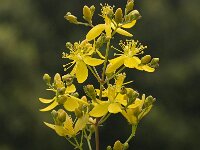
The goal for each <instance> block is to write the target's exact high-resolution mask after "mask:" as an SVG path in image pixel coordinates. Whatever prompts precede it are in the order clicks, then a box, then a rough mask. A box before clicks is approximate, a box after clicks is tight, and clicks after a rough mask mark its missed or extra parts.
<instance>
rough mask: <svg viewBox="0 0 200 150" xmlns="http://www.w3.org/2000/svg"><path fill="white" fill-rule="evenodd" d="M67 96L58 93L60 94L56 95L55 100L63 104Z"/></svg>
mask: <svg viewBox="0 0 200 150" xmlns="http://www.w3.org/2000/svg"><path fill="white" fill-rule="evenodd" d="M67 98H68V97H67V96H65V95H60V96H58V98H57V102H58V103H59V104H64V103H65V102H66V101H67Z"/></svg>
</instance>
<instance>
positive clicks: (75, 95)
mask: <svg viewBox="0 0 200 150" xmlns="http://www.w3.org/2000/svg"><path fill="white" fill-rule="evenodd" d="M71 95H72V96H74V97H79V94H78V92H74V93H72V94H71Z"/></svg>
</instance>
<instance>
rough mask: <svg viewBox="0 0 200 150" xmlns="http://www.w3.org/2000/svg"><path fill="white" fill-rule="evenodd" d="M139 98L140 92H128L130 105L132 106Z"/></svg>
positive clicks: (131, 90) (130, 90)
mask: <svg viewBox="0 0 200 150" xmlns="http://www.w3.org/2000/svg"><path fill="white" fill-rule="evenodd" d="M138 96H139V93H138V92H136V91H134V90H133V89H129V90H128V92H127V97H128V105H130V104H132V103H133V102H134V101H135V100H136V98H137V97H138Z"/></svg>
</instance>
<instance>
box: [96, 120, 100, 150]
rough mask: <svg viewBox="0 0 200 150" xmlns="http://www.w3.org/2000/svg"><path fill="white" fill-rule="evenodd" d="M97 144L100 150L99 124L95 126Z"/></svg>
mask: <svg viewBox="0 0 200 150" xmlns="http://www.w3.org/2000/svg"><path fill="white" fill-rule="evenodd" d="M95 143H96V150H99V127H98V123H97V124H96V125H95Z"/></svg>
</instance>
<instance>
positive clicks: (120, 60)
mask: <svg viewBox="0 0 200 150" xmlns="http://www.w3.org/2000/svg"><path fill="white" fill-rule="evenodd" d="M124 59H125V57H124V56H119V57H117V58H114V59H112V60H110V64H109V65H108V66H107V68H106V73H112V72H115V71H116V70H117V69H118V68H119V67H121V66H122V65H123V64H124Z"/></svg>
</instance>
